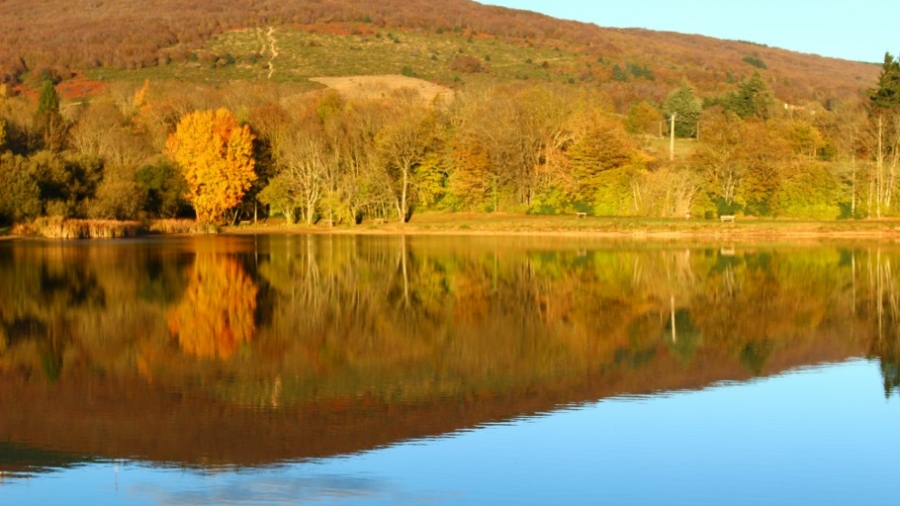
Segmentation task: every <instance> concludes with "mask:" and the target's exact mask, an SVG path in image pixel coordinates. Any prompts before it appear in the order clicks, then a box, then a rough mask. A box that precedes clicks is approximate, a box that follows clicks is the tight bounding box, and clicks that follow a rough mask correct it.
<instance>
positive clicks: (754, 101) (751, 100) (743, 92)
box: [726, 72, 775, 119]
mask: <svg viewBox="0 0 900 506" xmlns="http://www.w3.org/2000/svg"><path fill="white" fill-rule="evenodd" d="M774 101H775V99H774V98H773V97H772V92H771V91H770V90H769V87H768V85H766V82H765V81H764V80H763V78H762V76H761V75H759V72H754V73H753V75H752V76H750V78H749V79H745V80H744V81H742V82H741V83H740V84H738V89H737V90H736V91H735V92H733V93H732V94H731V95H729V97H728V99H727V101H726V107H727V108H728V110H730V111H732V112H734V113H735V114H737V115H738V116H739V117H741V118H743V119H747V118H761V119H768V118H769V111H770V109H771V108H772V104H773V103H774Z"/></svg>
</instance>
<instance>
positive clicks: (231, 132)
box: [166, 108, 256, 223]
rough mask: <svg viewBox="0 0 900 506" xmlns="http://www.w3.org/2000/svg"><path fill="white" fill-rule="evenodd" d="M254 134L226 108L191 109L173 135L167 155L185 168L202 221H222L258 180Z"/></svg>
mask: <svg viewBox="0 0 900 506" xmlns="http://www.w3.org/2000/svg"><path fill="white" fill-rule="evenodd" d="M253 138H254V137H253V134H252V133H251V132H250V128H249V127H248V126H247V125H240V124H238V121H237V118H236V117H235V116H234V114H233V113H231V111H229V110H227V109H224V108H222V109H218V110H215V111H213V110H208V111H196V112H192V113H189V114H188V115H186V116H185V117H183V118H182V119H181V121H180V122H179V123H178V127H177V129H176V130H175V133H174V134H172V135H170V136H169V138H168V140H167V142H166V155H167V156H168V157H169V158H171V159H172V160H174V161H175V163H176V164H178V166H179V168H180V169H181V171H182V174H183V175H184V178H185V180H186V181H187V184H188V195H187V199H188V201H189V202H190V203H191V205H193V206H194V210H195V211H196V213H197V219H198V220H199V221H201V222H205V223H214V222H218V221H220V220H221V219H222V218H223V216H224V214H225V212H226V211H227V210H229V209H231V208H232V207H234V206H236V205H237V204H239V203H240V201H241V198H243V196H244V193H245V192H246V191H247V190H248V189H249V188H250V184H251V183H252V182H253V181H254V180H256V172H255V171H254V166H255V159H254V156H253Z"/></svg>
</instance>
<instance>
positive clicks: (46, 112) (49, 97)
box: [34, 80, 66, 151]
mask: <svg viewBox="0 0 900 506" xmlns="http://www.w3.org/2000/svg"><path fill="white" fill-rule="evenodd" d="M59 102H60V100H59V93H57V91H56V87H55V86H53V82H52V81H49V80H47V81H44V86H43V88H41V94H40V96H39V97H38V106H37V111H36V112H35V117H34V126H35V130H36V131H37V133H39V134H40V135H41V136H42V137H43V139H44V147H46V148H47V149H50V150H51V151H59V150H60V149H62V144H63V141H64V138H65V133H66V132H65V130H66V128H65V122H64V121H63V118H62V115H61V114H60V112H59Z"/></svg>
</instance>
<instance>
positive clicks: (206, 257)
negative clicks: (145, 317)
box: [166, 253, 258, 359]
mask: <svg viewBox="0 0 900 506" xmlns="http://www.w3.org/2000/svg"><path fill="white" fill-rule="evenodd" d="M257 291H258V289H257V286H256V284H255V283H254V282H253V280H252V279H250V277H249V276H248V275H247V273H246V271H244V269H243V267H242V266H241V265H240V263H238V261H237V260H235V259H234V258H229V257H227V256H222V255H217V254H214V253H201V254H199V255H197V258H196V260H195V261H194V265H193V266H192V267H191V273H190V276H189V281H188V286H187V289H186V290H185V293H184V295H183V296H182V298H181V302H179V303H178V305H177V306H175V307H174V308H172V309H170V310H169V311H168V312H167V313H166V319H167V321H168V324H169V332H171V334H172V336H173V337H175V338H177V339H178V343H179V345H180V346H181V349H183V350H184V351H185V352H186V353H190V354H191V355H194V356H197V357H209V358H219V359H227V358H230V357H231V356H232V355H234V353H235V352H236V351H237V349H238V347H240V346H241V345H242V344H246V343H249V342H250V340H251V339H252V338H253V334H254V333H255V332H256V323H255V322H254V314H255V312H256V294H257Z"/></svg>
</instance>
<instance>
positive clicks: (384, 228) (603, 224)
mask: <svg viewBox="0 0 900 506" xmlns="http://www.w3.org/2000/svg"><path fill="white" fill-rule="evenodd" d="M218 233H219V234H227V235H351V236H353V235H355V236H397V235H404V236H458V237H535V238H541V237H546V238H565V239H585V240H597V241H648V242H653V241H662V242H671V241H677V242H683V241H691V242H716V243H718V242H728V243H735V242H748V243H759V242H810V241H864V242H900V219H880V220H874V219H873V220H841V221H837V220H833V221H801V220H779V219H765V220H762V219H753V218H746V219H740V218H739V219H737V220H736V221H734V222H725V223H723V222H719V221H717V220H704V219H694V220H684V219H681V220H678V219H653V218H596V217H587V218H578V217H574V216H534V215H512V214H476V213H457V214H436V213H435V214H425V215H417V216H414V217H413V219H411V220H410V221H409V222H407V223H400V222H399V221H390V222H363V223H361V224H358V225H352V226H350V225H336V226H329V225H324V224H315V225H308V224H294V225H286V224H285V223H284V222H283V221H281V220H267V221H265V222H260V223H256V224H252V223H243V224H240V225H235V226H223V227H220V228H219V229H218ZM186 235H187V236H190V235H202V233H201V234H194V233H191V232H186V231H178V230H172V231H162V232H161V231H158V230H156V231H154V230H152V226H150V227H147V229H146V230H143V231H142V232H141V233H139V234H138V235H137V237H168V236H186ZM130 237H132V238H133V237H135V236H130ZM34 238H40V239H49V240H71V239H61V238H52V237H51V238H47V237H45V236H42V235H40V234H28V235H0V241H9V240H17V239H34ZM103 238H108V237H97V239H103ZM87 240H92V239H87Z"/></svg>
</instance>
